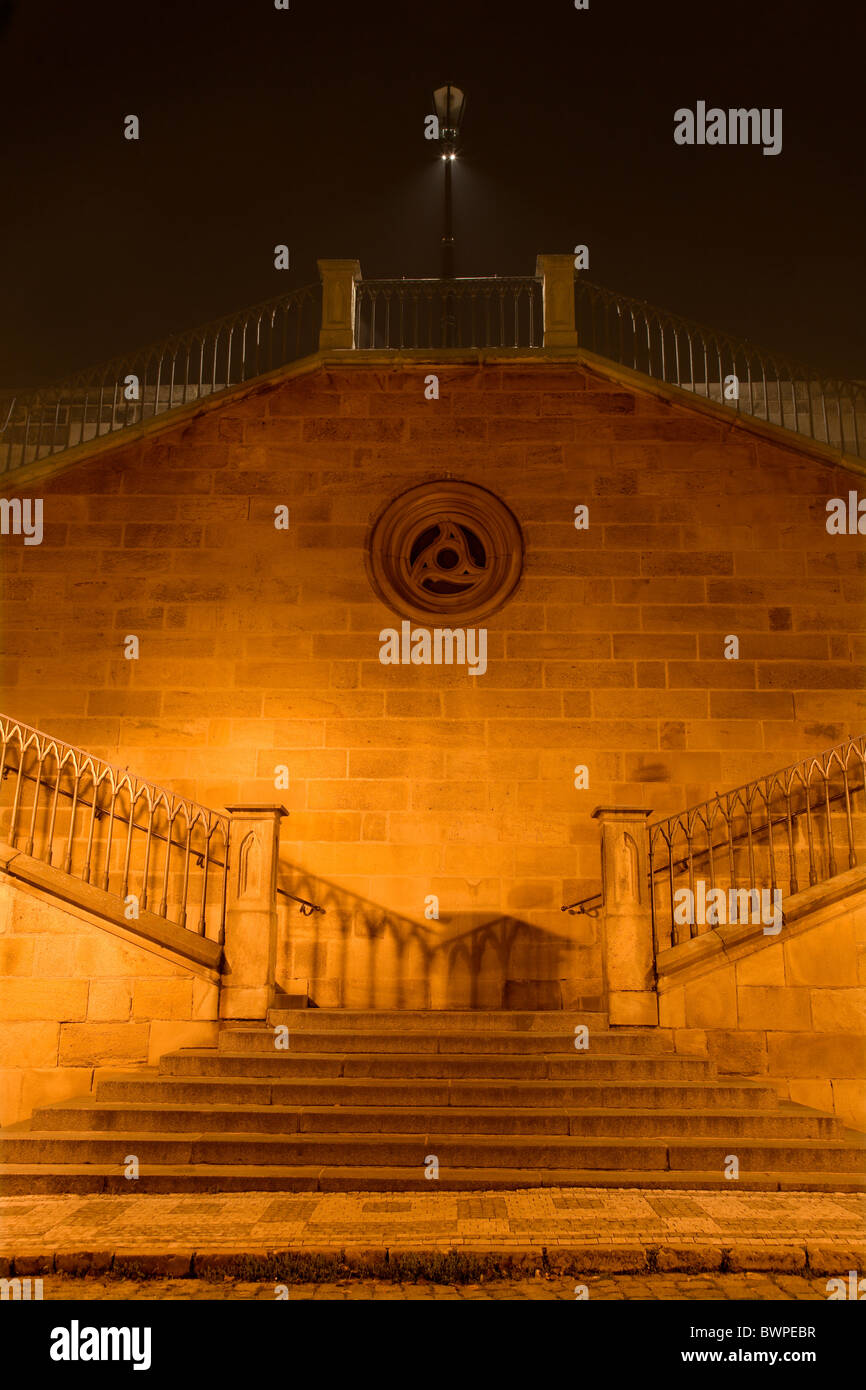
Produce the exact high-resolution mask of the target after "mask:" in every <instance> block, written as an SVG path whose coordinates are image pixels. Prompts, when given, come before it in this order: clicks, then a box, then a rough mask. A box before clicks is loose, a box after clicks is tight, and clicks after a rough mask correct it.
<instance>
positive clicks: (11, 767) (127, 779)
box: [0, 715, 326, 917]
mask: <svg viewBox="0 0 866 1390" xmlns="http://www.w3.org/2000/svg"><path fill="white" fill-rule="evenodd" d="M4 725H5V726H7V727H8V728H9V729H16V730H22V731H23V730H26V731H27V732H28V734H36V735H39V736H40V737H42V738H44V739H47V740H48V744H47V746H46V748H45V750H44V753H43V756H42V758H40V768H41V764H42V762H43V761H44V757H45V756H46V755H47V754H48V752H49V751H50V749H51V748H54V749H59V748H63V749H65V750H66V752H67V753H77V754H80V755H81V757H82V758H84V759H85V760H86V762H87V763H90V764H93V765H97V764H98V765H99V766H100V768H102V769H103V770H104V771H111V772H113V773H115V774H121V781H120V783H119V784H118V786H117V787H116V788H115V794H116V792H117V790H119V788H120V787H121V786H122V785H123V784H124V783H127V784H128V785H129V786H130V788H131V787H132V784H133V783H135V784H136V785H137V787H138V790H137V791H136V793H135V795H134V796H133V795H131V793H130V803H131V804H130V811H131V816H125V815H123V813H122V812H121V811H119V810H117V808H116V807H114V808H111V807H106V806H100V805H99V801H98V792H99V790H100V788H101V787H102V785H103V776H102V774H100V776H99V777H98V778H95V779H94V780H93V787H94V794H93V801H90V800H88V798H87V796H86V795H82V794H81V793H80V791H79V790H78V788H77V787H76V790H75V791H68V790H66V788H64V787H62V786H60V783H59V779H58V780H57V781H51V780H50V779H48V778H45V777H43V776H42V775H41V771H40V773H39V775H38V776H34V775H33V773H30V772H25V771H23V759H21V758H19V761H18V762H17V763H13V762H10V761H9V760H8V757H7V746H8V742H9V734H8V733H7V732H6V729H5V728H4ZM0 731H2V742H0V747H2V754H0V782H3V781H5V780H6V779H7V778H8V777H9V775H10V774H14V773H16V772H17V773H18V776H19V780H20V779H23V780H24V781H27V782H32V783H34V784H39V786H41V787H42V788H44V789H45V790H46V791H47V792H49V793H51V792H53V793H54V795H55V798H56V797H58V796H62V797H64V798H65V799H66V800H67V801H73V800H74V801H75V803H76V806H77V807H83V808H85V809H87V810H91V811H92V812H93V819H94V821H95V822H99V821H101V820H103V819H104V818H105V817H106V816H108V815H110V816H111V817H112V819H113V821H115V822H117V821H119V822H120V823H121V824H123V825H126V826H128V827H130V831H131V829H137V830H144V829H145V827H144V826H143V825H142V824H140V823H139V822H137V821H136V819H135V810H136V809H137V807H138V804H139V800H140V796H141V791H142V789H143V788H147V789H148V790H149V791H150V792H154V793H157V797H158V799H165V798H171V799H172V800H173V801H176V802H178V803H179V806H178V809H176V810H175V811H174V813H173V814H172V815H170V816H169V833H168V834H167V835H164V834H162V832H161V831H159V830H157V829H155V828H154V827H153V825H151V826H150V829H149V835H150V839H151V840H157V841H159V842H160V843H161V844H164V845H166V846H167V852H169V853H170V851H171V850H172V849H177V850H180V851H182V852H185V851H186V848H187V846H186V843H185V842H184V841H180V840H175V839H173V838H172V835H171V827H172V826H173V824H174V821H175V819H176V818H177V815H178V810H179V809H180V808H181V807H186V808H189V809H190V810H192V809H193V808H196V809H197V810H198V811H204V812H205V813H206V814H207V815H208V816H210V817H213V819H214V821H215V822H216V823H218V824H220V825H222V826H224V828H225V837H226V840H228V836H229V826H230V821H229V818H228V817H227V816H224V815H222V814H221V813H220V812H218V811H211V810H210V809H209V808H208V807H206V806H201V805H200V804H199V803H198V802H196V801H191V800H189V799H188V798H186V797H181V798H177V797H176V794H175V793H174V792H170V791H169V790H168V789H167V788H165V787H160V786H158V785H157V784H156V783H155V782H148V781H147V780H146V779H144V778H141V777H135V776H134V775H133V774H131V773H129V771H128V770H127V769H126V768H123V769H121V768H119V767H117V766H114V765H112V764H111V763H107V762H105V761H104V760H103V759H101V758H96V757H95V756H94V755H93V754H92V753H86V752H85V751H84V750H83V749H81V748H77V747H75V746H74V745H73V744H69V743H64V742H63V741H62V740H61V739H57V738H54V737H53V736H52V735H49V734H44V733H42V732H41V731H40V730H38V729H33V728H31V726H30V725H28V724H22V723H20V722H19V721H12V720H10V719H9V718H8V716H6V715H0ZM28 747H30V741H28V742H27V743H26V744H25V748H28ZM21 751H22V750H21V748H20V745H19V752H21ZM64 763H65V757H64V759H63V760H60V761H59V763H58V767H60V768H62V766H63V765H64ZM82 770H83V769H82ZM79 775H80V774H79ZM166 805H167V803H166ZM189 823H190V822H189V821H188V822H187V824H188V826H189ZM193 823H194V822H193ZM211 838H212V833H211V834H210V835H209V836H208V843H209V841H210V839H211ZM28 844H29V845H30V848H31V849H32V837H31V838H30V839H29V840H28ZM27 852H28V853H29V852H30V850H28V851H27ZM190 857H191V858H192V860H193V861H194V862H195V863H196V865H197V867H198V868H200V869H201V868H204V866H205V857H206V856H205V851H204V850H196V849H194V848H192V846H190ZM207 858H208V863H209V865H210V867H211V868H219V869H223V870H225V871H227V870H228V862H227V860H225V859H219V858H217V857H216V856H215V855H212V854H211V855H208V856H207ZM277 892H278V893H280V894H282V896H283V897H286V898H291V900H292V901H293V902H296V903H298V904H300V906H301V913H302V915H303V916H305V917H309V916H311V915H312V914H313V913H314V912H325V910H326V909H325V908H323V907H320V906H318V904H316V903H312V902H310V901H309V899H307V898H299V897H297V896H296V894H294V893H289V892H287V891H286V890H285V889H284V888H278V889H277Z"/></svg>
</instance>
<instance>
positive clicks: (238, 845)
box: [219, 806, 288, 1019]
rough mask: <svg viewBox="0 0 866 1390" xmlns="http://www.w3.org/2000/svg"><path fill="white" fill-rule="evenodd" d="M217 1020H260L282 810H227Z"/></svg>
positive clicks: (267, 992) (269, 975)
mask: <svg viewBox="0 0 866 1390" xmlns="http://www.w3.org/2000/svg"><path fill="white" fill-rule="evenodd" d="M228 812H229V815H230V817H231V823H230V828H229V861H228V862H229V871H228V885H227V891H226V921H225V942H224V945H223V971H222V978H221V980H220V1010H219V1012H220V1018H239V1019H240V1018H246V1019H264V1018H265V1016H266V1014H267V1011H268V1008H269V1007H270V1005H271V1002H272V994H273V989H274V966H275V962H276V953H277V859H278V855H279V843H280V821H281V819H282V817H283V816H285V815H288V812H287V811H286V808H285V806H229V807H228Z"/></svg>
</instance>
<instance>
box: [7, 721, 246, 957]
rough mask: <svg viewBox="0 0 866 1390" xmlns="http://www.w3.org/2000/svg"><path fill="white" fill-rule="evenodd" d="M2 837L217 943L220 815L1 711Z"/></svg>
mask: <svg viewBox="0 0 866 1390" xmlns="http://www.w3.org/2000/svg"><path fill="white" fill-rule="evenodd" d="M118 827H125V833H124V830H123V829H118ZM0 838H2V839H4V840H5V841H6V843H7V844H9V845H10V846H11V847H12V848H13V849H18V850H21V851H22V852H23V853H24V854H28V855H32V856H33V857H34V858H36V859H40V860H42V861H43V862H44V863H46V864H50V865H53V866H54V867H55V868H58V869H61V870H62V871H63V873H66V874H71V875H72V876H73V877H75V878H78V879H81V880H82V881H83V882H84V883H89V884H92V885H93V886H95V887H97V888H101V889H102V890H103V891H104V892H107V893H111V894H112V895H113V896H114V897H116V898H117V899H118V900H119V901H120V903H121V904H124V905H126V906H127V907H128V909H129V910H130V911H132V915H133V916H137V915H138V913H139V912H144V911H148V912H152V913H155V914H156V915H157V916H159V917H163V918H165V920H166V921H168V922H173V923H175V924H176V925H177V926H179V927H184V928H186V929H187V930H190V931H194V932H196V933H197V934H198V935H199V936H207V937H208V938H209V939H210V940H212V941H222V939H223V927H224V920H225V905H226V886H227V874H228V870H227V863H228V844H229V818H228V816H224V815H220V814H219V813H217V812H216V811H211V810H209V809H208V808H207V807H206V806H200V805H199V804H198V802H196V801H190V800H189V799H188V798H186V797H181V796H176V795H175V794H174V792H170V791H167V790H166V789H165V788H164V787H158V786H156V785H155V784H154V783H152V782H147V781H145V780H144V779H143V778H141V777H136V776H134V775H133V774H132V773H130V772H128V771H127V770H126V768H119V767H114V766H112V765H111V764H110V763H107V762H103V760H102V759H101V758H97V757H94V755H93V754H92V753H85V752H84V750H83V749H81V748H75V747H73V745H72V744H69V743H63V742H62V741H61V740H60V739H57V738H52V737H51V736H50V735H49V734H45V733H42V732H40V730H38V729H33V728H31V727H30V725H28V724H21V723H19V722H18V721H17V720H14V719H11V718H9V717H7V716H5V715H0ZM133 897H134V899H135V900H136V902H135V907H134V908H132V906H131V904H130V899H131V898H133ZM130 920H131V919H130Z"/></svg>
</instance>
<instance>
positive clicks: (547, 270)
mask: <svg viewBox="0 0 866 1390" xmlns="http://www.w3.org/2000/svg"><path fill="white" fill-rule="evenodd" d="M535 273H536V275H540V276H541V278H542V280H543V281H544V289H543V296H544V346H545V347H563V348H575V347H577V329H576V328H575V323H574V257H573V256H539V257H538V258H537V260H536V263H535Z"/></svg>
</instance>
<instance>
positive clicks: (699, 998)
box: [684, 971, 737, 1028]
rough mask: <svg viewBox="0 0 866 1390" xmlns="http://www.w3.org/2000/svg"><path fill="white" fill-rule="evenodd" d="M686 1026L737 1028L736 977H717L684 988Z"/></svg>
mask: <svg viewBox="0 0 866 1390" xmlns="http://www.w3.org/2000/svg"><path fill="white" fill-rule="evenodd" d="M684 993H685V1014H686V1026H687V1027H689V1028H736V1026H737V991H736V986H735V983H734V980H733V976H732V975H731V974H729V973H727V972H725V973H722V972H721V971H720V972H718V973H714V974H711V975H708V976H705V977H704V978H703V979H701V980H694V981H689V982H688V983H687V984H686V985H685V986H684Z"/></svg>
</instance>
